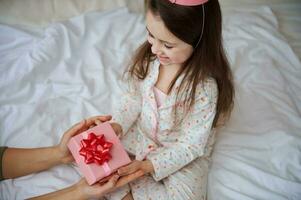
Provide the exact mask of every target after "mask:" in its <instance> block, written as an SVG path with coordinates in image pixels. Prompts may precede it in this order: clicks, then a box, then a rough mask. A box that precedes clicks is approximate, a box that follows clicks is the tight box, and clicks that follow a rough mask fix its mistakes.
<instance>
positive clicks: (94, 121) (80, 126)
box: [54, 116, 112, 164]
mask: <svg viewBox="0 0 301 200" xmlns="http://www.w3.org/2000/svg"><path fill="white" fill-rule="evenodd" d="M111 118H112V117H111V116H95V117H90V118H88V119H85V120H83V121H81V122H79V123H77V124H75V125H74V126H72V127H71V128H70V129H69V130H67V131H66V132H65V133H64V135H63V137H62V139H61V142H60V143H59V144H58V145H57V146H55V147H54V149H55V151H56V153H58V155H60V158H61V162H62V163H64V164H66V163H69V162H71V161H73V157H72V155H71V154H70V152H69V149H68V147H67V143H68V141H69V140H70V138H71V137H73V136H75V135H77V134H79V133H81V132H83V131H86V130H88V129H89V128H90V127H91V126H95V125H98V124H100V123H102V122H106V121H109V120H111Z"/></svg>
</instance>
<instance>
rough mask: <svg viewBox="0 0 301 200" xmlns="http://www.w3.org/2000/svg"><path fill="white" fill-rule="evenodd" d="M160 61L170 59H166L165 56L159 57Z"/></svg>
mask: <svg viewBox="0 0 301 200" xmlns="http://www.w3.org/2000/svg"><path fill="white" fill-rule="evenodd" d="M158 58H159V60H167V59H168V57H164V56H158Z"/></svg>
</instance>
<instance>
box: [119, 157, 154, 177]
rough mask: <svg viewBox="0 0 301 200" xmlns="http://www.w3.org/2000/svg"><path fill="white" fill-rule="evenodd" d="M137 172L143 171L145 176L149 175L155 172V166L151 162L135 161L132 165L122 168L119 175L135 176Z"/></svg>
mask: <svg viewBox="0 0 301 200" xmlns="http://www.w3.org/2000/svg"><path fill="white" fill-rule="evenodd" d="M137 171H141V172H143V175H144V174H148V173H151V172H153V171H154V166H153V164H152V162H151V161H149V160H143V161H139V160H134V161H132V162H131V163H130V164H128V165H126V166H124V167H121V168H119V169H118V171H117V172H118V175H120V176H125V175H129V174H133V173H135V172H137Z"/></svg>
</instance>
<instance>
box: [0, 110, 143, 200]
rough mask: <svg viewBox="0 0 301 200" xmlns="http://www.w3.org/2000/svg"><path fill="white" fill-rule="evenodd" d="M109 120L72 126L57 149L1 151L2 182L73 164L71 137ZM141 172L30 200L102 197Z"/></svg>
mask: <svg viewBox="0 0 301 200" xmlns="http://www.w3.org/2000/svg"><path fill="white" fill-rule="evenodd" d="M110 119H111V117H110V116H96V117H91V118H89V119H86V120H83V121H82V122H80V123H77V124H75V125H74V126H72V127H71V128H70V129H69V130H67V131H66V132H65V133H64V134H63V137H62V139H61V141H60V143H59V144H58V145H55V146H50V147H42V148H27V149H24V148H11V147H0V149H1V151H0V152H1V153H0V158H2V159H0V160H2V166H1V169H2V170H0V172H1V173H0V174H1V180H3V179H9V178H10V179H12V178H17V177H20V176H24V175H28V174H31V173H36V172H39V171H42V170H47V169H49V168H51V167H53V166H55V165H59V164H68V163H70V162H72V161H73V157H72V155H71V154H70V152H69V150H68V147H67V143H68V141H69V140H70V138H71V137H73V136H74V135H77V134H79V133H81V132H83V131H85V130H88V129H89V128H90V127H94V126H96V125H98V124H100V123H102V122H105V121H108V120H110ZM141 175H142V173H141V172H139V171H138V172H136V173H134V174H131V175H129V176H124V177H122V178H119V176H118V175H114V176H112V177H111V178H110V179H108V181H106V182H104V183H97V184H94V185H92V186H90V185H88V183H87V182H86V181H85V179H81V180H80V181H79V182H78V183H76V184H74V185H72V186H70V187H67V188H64V189H61V190H59V191H55V192H51V193H48V194H45V195H42V196H39V197H35V198H33V199H66V200H68V199H72V200H76V199H88V198H97V197H101V196H103V195H104V194H106V193H108V192H110V191H112V190H115V189H116V188H117V187H120V186H123V185H125V184H126V183H128V182H130V181H132V180H134V179H136V178H137V177H139V176H141Z"/></svg>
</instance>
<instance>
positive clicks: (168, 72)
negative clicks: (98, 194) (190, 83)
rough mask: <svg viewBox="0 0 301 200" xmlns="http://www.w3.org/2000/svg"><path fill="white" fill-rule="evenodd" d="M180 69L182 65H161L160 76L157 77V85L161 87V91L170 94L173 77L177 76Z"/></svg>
mask: <svg viewBox="0 0 301 200" xmlns="http://www.w3.org/2000/svg"><path fill="white" fill-rule="evenodd" d="M179 69H180V66H176V65H175V66H172V65H168V66H162V65H160V68H159V76H158V79H157V82H156V84H155V86H156V87H157V88H159V89H160V90H161V91H163V92H164V93H165V94H168V88H169V86H170V84H171V82H172V81H173V79H174V78H175V77H176V75H177V72H178V70H179Z"/></svg>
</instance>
